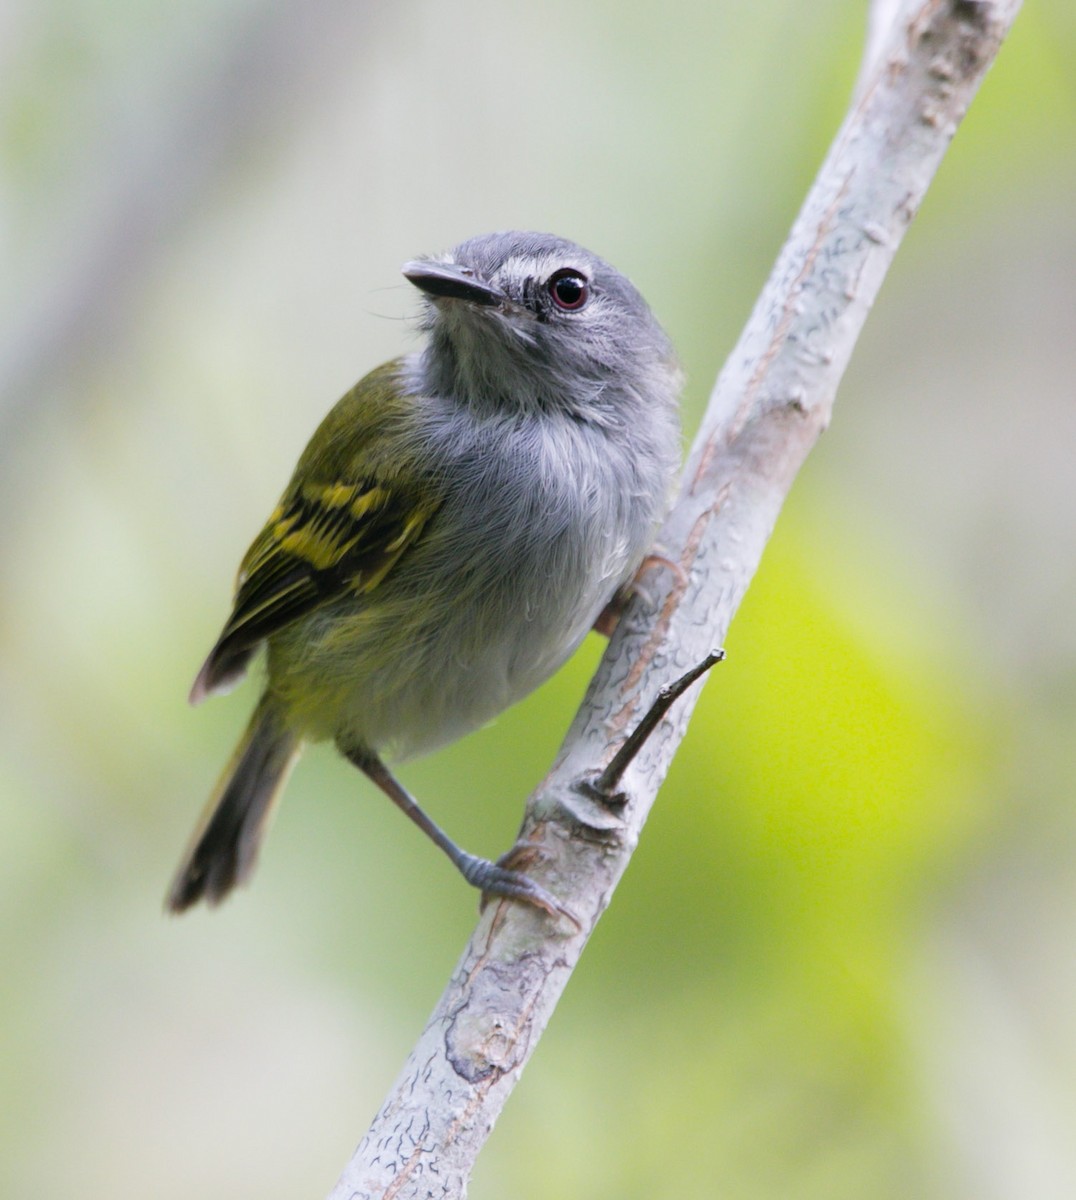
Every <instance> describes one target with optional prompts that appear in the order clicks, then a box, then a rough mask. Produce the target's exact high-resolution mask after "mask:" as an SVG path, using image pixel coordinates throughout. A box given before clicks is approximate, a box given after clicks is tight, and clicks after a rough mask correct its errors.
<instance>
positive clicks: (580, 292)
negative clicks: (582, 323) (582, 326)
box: [546, 267, 590, 312]
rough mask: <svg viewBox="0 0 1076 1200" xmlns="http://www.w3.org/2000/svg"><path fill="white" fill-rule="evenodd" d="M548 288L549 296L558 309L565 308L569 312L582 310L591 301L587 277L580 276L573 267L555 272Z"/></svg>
mask: <svg viewBox="0 0 1076 1200" xmlns="http://www.w3.org/2000/svg"><path fill="white" fill-rule="evenodd" d="M546 287H547V288H549V294H550V295H551V296H552V297H553V303H554V304H555V305H556V306H557V308H564V309H567V310H568V311H569V312H574V311H575V310H576V309H578V308H582V307H583V305H584V304H586V302H587V300H588V299H590V287H589V285H588V284H587V279H586V276H585V275H580V274H579V272H578V271H576V270H575V269H574V268H573V267H563V268H562V269H561V270H559V271H554V273H553V274H552V275H550V277H549V282H548V283H547V284H546Z"/></svg>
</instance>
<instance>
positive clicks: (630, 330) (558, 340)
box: [167, 232, 681, 912]
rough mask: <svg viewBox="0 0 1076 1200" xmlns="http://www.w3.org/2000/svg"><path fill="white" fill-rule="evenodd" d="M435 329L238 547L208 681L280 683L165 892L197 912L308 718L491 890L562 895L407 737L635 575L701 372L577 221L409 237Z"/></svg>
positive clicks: (251, 827)
mask: <svg viewBox="0 0 1076 1200" xmlns="http://www.w3.org/2000/svg"><path fill="white" fill-rule="evenodd" d="M403 274H404V276H405V277H406V278H407V279H408V280H409V281H410V282H411V283H412V284H413V285H414V286H415V287H416V288H417V289H418V290H419V291H420V292H421V293H422V297H423V310H422V315H421V318H420V321H419V330H420V333H421V336H422V344H421V346H420V348H419V349H418V350H417V351H416V352H415V353H412V354H409V355H406V356H404V357H401V358H398V359H395V360H393V361H391V362H388V363H385V364H384V365H382V366H380V367H378V368H376V369H375V370H373V371H371V372H370V374H369V375H367V376H366V377H365V378H364V379H362V380H361V381H360V382H359V383H358V384H356V386H355V387H354V388H352V389H351V391H349V392H348V393H347V394H346V395H345V396H344V397H343V398H342V399H341V400H340V401H339V402H338V403H337V404H336V406H335V407H334V408H333V409H332V410H331V411H330V413H329V414H328V416H327V417H326V418H325V419H324V420H323V421H322V423H321V425H320V426H319V428H318V429H317V431H316V432H315V434H314V436H313V438H311V440H310V443H309V445H308V446H307V447H306V449H305V450H304V451H303V454H302V456H301V457H300V459H299V462H298V465H297V466H296V468H295V473H294V474H293V476H292V478H291V482H290V483H289V484H288V486H287V488H286V489H285V490H284V494H283V496H282V497H281V498H280V502H279V503H278V504H277V506H276V508H275V509H274V510H273V512H272V514H271V516H270V517H269V520H268V522H267V523H266V525H265V528H264V529H263V530H262V531H261V533H260V534H258V536H257V538H255V540H254V543H253V545H252V546H251V547H250V549H249V550H248V551H247V553H246V557H245V558H244V559H243V561H242V564H241V566H240V568H239V577H238V581H237V585H236V592H235V600H234V604H233V608H232V613H231V616H230V617H229V618H228V620H227V622H226V623H225V625H224V629H223V631H222V632H221V635H220V637H219V638H218V639H217V642H216V645H215V646H214V647H213V649H212V650H211V651H210V653H209V657H208V658H207V659H206V661H205V663H204V665H203V666H202V669H201V671H199V673H198V677H197V679H195V681H194V686H193V688H192V689H191V694H190V700H191V703H192V704H197V703H199V702H200V701H201V700H203V699H205V697H207V696H210V695H213V694H215V693H220V692H224V691H227V690H229V689H230V688H231V687H232V686H234V685H235V684H236V683H237V682H238V681H239V680H240V679H241V678H242V677H243V675H244V674H245V673H246V671H247V668H248V666H249V665H250V662H251V659H252V658H253V657H254V656H255V654H256V653H257V652H258V651H259V650H260V649H261V648H262V647H263V646H264V647H265V649H266V678H265V686H264V690H263V692H262V695H261V699H260V700H259V701H258V704H257V707H256V708H255V710H254V714H253V716H252V717H251V720H250V724H249V725H248V727H247V730H246V732H245V733H244V735H243V737H242V740H241V741H240V743H239V746H238V747H237V749H236V751H235V753H234V755H233V756H232V759H231V761H230V762H229V763H228V766H227V768H226V769H225V771H224V774H223V776H222V777H221V779H220V782H219V783H218V784H217V787H216V789H215V791H214V792H213V794H212V796H211V798H210V800H209V803H208V805H207V807H206V810H205V813H204V814H203V817H202V819H201V821H200V822H199V824H198V827H197V828H196V830H195V832H194V836H193V838H192V840H191V844H190V847H189V849H188V851H187V853H186V854H185V856H184V858H183V861H182V862H181V864H180V866H179V869H178V871H177V873H176V876H175V880H174V882H173V884H172V887H171V889H170V891H169V893H168V898H167V906H168V908H170V909H171V910H172V911H174V912H182V911H183V910H184V909H186V908H188V907H189V906H190V905H192V904H194V903H195V902H196V901H198V900H201V899H205V900H206V901H208V902H209V903H211V904H213V903H216V902H218V901H219V900H221V899H222V898H223V897H224V896H226V895H227V894H228V893H229V892H230V891H231V890H232V888H233V887H234V886H235V885H236V884H238V883H241V882H243V881H244V880H245V879H246V878H247V877H248V875H249V874H250V872H251V870H252V868H253V866H254V863H255V860H256V858H257V854H258V849H259V846H260V843H261V841H262V838H263V836H264V833H265V830H266V826H267V824H268V820H269V817H270V814H271V812H272V809H273V807H274V802H275V800H276V798H277V796H278V795H279V794H280V791H281V789H282V788H283V785H284V782H285V780H286V778H287V776H288V773H289V771H290V769H291V767H292V765H293V764H294V762H295V760H296V758H297V757H298V754H299V751H300V750H301V748H302V747H303V745H304V744H305V743H306V742H316V741H322V740H327V739H331V740H332V741H333V742H335V744H336V746H337V748H338V749H339V751H340V753H341V754H343V755H344V756H345V757H346V758H347V759H349V760H350V761H351V762H352V763H354V765H355V766H357V767H358V768H359V770H360V771H362V772H363V773H364V774H365V775H366V776H367V777H368V778H369V779H370V780H372V781H373V782H374V783H375V784H376V785H377V786H378V787H379V788H381V790H382V791H384V792H385V793H386V794H387V795H388V796H389V798H390V799H391V800H392V801H393V802H394V803H395V804H397V805H398V806H399V807H400V808H401V809H402V810H403V811H404V812H405V813H406V814H407V816H409V817H410V818H411V820H412V821H414V822H415V824H417V825H418V826H419V828H421V829H422V830H423V832H425V833H426V834H427V836H428V837H430V838H431V839H432V840H433V841H434V843H435V844H436V845H438V846H439V847H440V848H441V849H442V850H443V851H444V852H445V853H446V854H447V855H448V857H449V858H450V859H451V860H452V862H453V863H454V864H455V866H456V868H457V869H458V870H459V871H460V873H461V874H462V875H463V876H464V878H465V879H466V880H467V881H468V882H469V883H471V884H472V885H474V886H475V887H478V888H480V889H481V890H482V891H483V892H484V893H487V894H492V895H497V896H505V897H509V898H513V899H517V900H521V901H524V902H527V903H530V904H534V905H537V906H538V907H540V908H543V909H546V910H548V911H554V910H558V909H559V906H558V905H557V904H556V902H555V901H554V900H553V899H552V898H551V897H550V896H549V894H548V893H547V892H546V891H545V889H543V888H541V887H540V886H539V885H538V884H536V883H535V882H534V881H532V880H531V879H530V878H529V877H528V876H527V875H525V874H524V873H523V872H521V871H518V870H515V869H513V868H512V867H511V866H510V865H508V864H507V863H506V862H505V861H504V860H502V861H500V862H496V863H495V862H491V861H489V860H487V859H484V858H479V857H477V856H475V855H471V854H468V853H466V852H465V851H464V850H462V849H461V848H460V847H459V846H457V845H456V844H455V843H454V842H453V841H452V840H451V839H450V838H449V837H448V836H447V835H446V834H445V833H444V832H443V831H442V830H441V829H440V828H439V827H438V826H437V825H436V824H434V822H433V821H432V820H431V819H430V818H429V817H428V816H427V815H426V814H425V813H424V812H423V811H422V809H421V808H420V807H419V805H418V804H417V803H416V801H415V800H414V799H413V798H412V797H411V796H410V795H409V794H408V792H407V791H406V790H405V789H404V788H403V787H402V786H401V784H400V783H399V782H397V780H396V778H395V777H394V776H393V775H392V773H391V772H390V771H389V769H388V767H386V765H385V763H384V760H383V758H382V755H389V756H392V757H394V758H397V759H398V758H401V757H405V756H407V755H413V754H417V753H420V752H423V751H427V750H430V749H433V748H434V747H436V746H439V745H442V744H444V743H446V742H449V741H451V740H453V739H455V738H458V737H460V736H461V735H463V734H465V733H467V732H469V731H470V730H473V729H476V728H478V727H479V726H481V725H483V724H484V723H486V722H487V721H489V720H491V719H492V718H493V717H494V716H496V715H497V714H498V713H499V712H501V711H502V710H503V709H505V708H506V707H507V706H508V705H510V704H513V703H514V702H515V701H516V700H519V699H520V698H521V697H523V696H525V695H526V694H527V693H528V692H530V691H531V690H532V689H534V688H535V687H537V686H538V685H539V684H540V683H542V682H543V681H544V680H546V679H547V678H548V677H549V676H550V675H552V674H553V672H554V671H555V670H556V669H557V668H558V667H559V666H560V665H561V664H562V663H563V662H564V661H565V660H566V659H567V658H568V657H569V656H570V655H571V653H572V652H573V651H574V650H575V648H576V647H577V646H578V645H579V643H580V642H581V641H582V639H583V637H584V635H585V634H586V632H587V631H588V630H589V629H590V628H591V627H592V626H594V624H595V622H596V621H597V620H598V619H599V617H600V616H601V615H602V613H603V610H607V606H609V605H610V603H611V602H612V601H613V600H614V597H617V596H618V595H622V594H623V593H624V589H626V588H628V587H629V586H630V584H631V581H632V580H633V578H634V576H635V573H636V572H637V570H638V569H639V567H640V565H641V563H642V561H643V559H644V556H645V555H646V553H647V550H648V548H649V547H650V544H651V541H652V539H653V537H654V534H655V532H656V529H657V526H658V523H659V521H660V520H661V518H662V516H663V515H664V513H665V510H666V506H667V503H668V499H669V495H670V491H671V487H672V482H673V479H674V477H675V474H676V470H677V466H678V463H679V457H680V430H679V423H678V416H677V400H678V395H679V391H680V383H681V373H680V369H679V366H678V364H677V361H676V357H675V355H674V352H673V349H672V346H671V344H670V342H669V340H668V338H667V337H666V335H665V334H664V332H663V331H662V329H661V327H660V326H659V324H658V322H657V321H656V319H655V318H654V316H653V315H652V314H651V312H650V309H649V308H648V307H647V305H646V302H645V301H644V300H643V298H642V297H641V296H640V295H639V293H638V291H636V289H635V288H634V287H633V286H632V284H631V283H630V282H629V281H628V280H627V279H626V278H625V277H624V276H623V275H621V274H620V273H619V272H618V271H617V270H615V269H614V268H613V267H611V266H609V265H608V264H607V263H605V262H603V261H602V259H600V258H598V257H597V256H596V255H594V254H592V253H590V252H589V251H588V250H584V249H583V248H582V247H581V246H578V245H575V244H574V243H573V242H570V241H566V240H564V239H563V238H559V237H554V236H552V235H550V234H544V233H520V232H508V233H493V234H488V235H485V236H482V237H476V238H472V239H471V240H469V241H466V242H463V243H462V244H460V245H459V246H457V247H456V248H455V249H454V250H452V251H451V252H450V253H449V254H446V255H440V256H435V257H430V258H424V259H420V260H417V261H414V262H409V263H407V264H405V266H404V267H403Z"/></svg>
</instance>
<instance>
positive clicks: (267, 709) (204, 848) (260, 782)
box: [165, 696, 302, 913]
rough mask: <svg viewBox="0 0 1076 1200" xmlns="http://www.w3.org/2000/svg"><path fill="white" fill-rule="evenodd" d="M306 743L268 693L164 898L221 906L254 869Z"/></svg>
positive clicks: (179, 907) (181, 905)
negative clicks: (283, 790) (290, 773)
mask: <svg viewBox="0 0 1076 1200" xmlns="http://www.w3.org/2000/svg"><path fill="white" fill-rule="evenodd" d="M301 747H302V743H301V742H300V740H299V738H298V737H296V736H295V734H294V733H292V732H291V731H290V730H288V729H287V728H286V727H285V725H284V723H283V722H282V721H281V719H280V716H279V713H278V710H277V708H276V706H275V705H274V704H273V703H272V701H271V700H270V699H269V697H268V696H263V697H262V699H261V701H260V702H259V704H258V707H257V708H256V709H255V710H254V715H253V716H252V717H251V719H250V724H249V725H248V726H247V731H246V733H244V734H243V737H242V740H241V741H240V743H239V745H238V746H237V747H236V750H235V753H234V754H233V755H232V759H231V762H229V763H228V766H227V767H226V768H225V770H224V774H223V775H222V776H221V778H220V782H219V783H218V784H217V786H216V788H215V789H214V791H213V794H212V796H210V798H209V803H208V804H207V805H206V807H205V811H204V812H203V813H202V817H201V819H200V820H199V822H198V825H197V828H196V829H195V831H194V836H193V837H192V838H191V843H190V846H189V848H188V850H187V853H186V854H185V855H184V856H183V861H182V862H181V863H180V865H179V870H178V871H177V872H176V876H175V879H174V881H173V883H172V886H171V888H170V889H169V892H168V898H167V900H166V901H165V903H166V906H167V907H168V908H169V909H170V910H171V911H172V912H175V913H180V912H183V910H184V909H186V908H189V907H190V906H191V905H192V904H195V903H196V902H197V901H199V900H202V899H204V900H205V901H206V902H207V903H209V904H216V903H218V901H220V900H223V899H224V897H225V896H226V895H227V894H228V893H229V892H230V891H231V890H232V888H233V887H235V886H236V884H238V883H242V882H243V881H244V880H245V879H246V877H247V876H248V875H249V874H250V872H251V871H252V870H253V869H254V864H255V862H256V861H257V857H258V847H259V846H260V845H261V841H262V838H263V837H264V836H265V831H266V829H267V828H268V826H269V818H270V817H271V815H272V812H273V808H274V805H275V801H276V798H277V797H278V796H279V795H280V791H281V789H282V788H283V786H284V782H285V780H286V779H287V777H288V773H289V772H290V770H291V768H292V766H293V764H294V763H295V760H296V758H298V756H299V751H300V749H301Z"/></svg>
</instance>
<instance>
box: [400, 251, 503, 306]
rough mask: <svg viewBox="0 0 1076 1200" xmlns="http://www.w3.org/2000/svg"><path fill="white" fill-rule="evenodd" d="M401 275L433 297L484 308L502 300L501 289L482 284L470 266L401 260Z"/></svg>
mask: <svg viewBox="0 0 1076 1200" xmlns="http://www.w3.org/2000/svg"><path fill="white" fill-rule="evenodd" d="M403 274H404V278H405V279H409V280H410V281H411V282H412V283H413V284H414V285H415V287H417V288H418V289H419V290H420V291H423V292H425V293H426V294H427V295H428V296H433V297H435V298H442V297H444V298H448V299H451V300H470V302H471V303H472V304H481V305H484V306H485V307H487V308H489V307H492V306H493V305H495V304H500V303H502V302H503V300H504V292H502V291H501V289H500V288H496V287H493V286H492V285H491V284H488V283H483V282H482V280H481V279H479V278H478V276H477V275H476V274H475V273H474V271H472V270H471V268H470V267H457V266H456V265H455V263H435V262H409V263H404V265H403Z"/></svg>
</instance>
